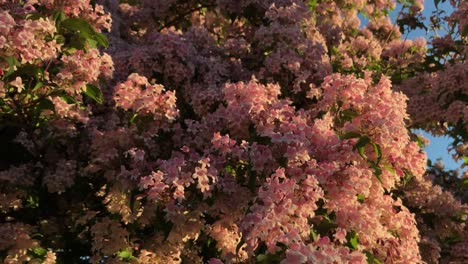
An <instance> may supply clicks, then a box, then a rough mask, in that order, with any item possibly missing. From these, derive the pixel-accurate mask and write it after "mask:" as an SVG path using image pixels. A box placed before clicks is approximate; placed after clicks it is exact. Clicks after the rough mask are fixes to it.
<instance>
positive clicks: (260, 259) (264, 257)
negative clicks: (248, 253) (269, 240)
mask: <svg viewBox="0 0 468 264" xmlns="http://www.w3.org/2000/svg"><path fill="white" fill-rule="evenodd" d="M267 260H268V255H265V254H260V255H258V256H257V263H258V262H260V263H263V262H266V261H267Z"/></svg>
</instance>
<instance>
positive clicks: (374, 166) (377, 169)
mask: <svg viewBox="0 0 468 264" xmlns="http://www.w3.org/2000/svg"><path fill="white" fill-rule="evenodd" d="M367 162H368V163H369V164H370V166H371V168H372V169H373V170H374V175H375V177H377V180H379V182H380V183H383V182H382V168H380V166H379V165H377V163H375V162H373V161H370V160H369V161H367Z"/></svg>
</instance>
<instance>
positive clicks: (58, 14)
mask: <svg viewBox="0 0 468 264" xmlns="http://www.w3.org/2000/svg"><path fill="white" fill-rule="evenodd" d="M66 18H67V16H66V15H65V13H64V12H63V11H62V10H59V11H56V12H55V13H54V21H55V26H56V27H59V26H60V23H62V21H64V20H65V19H66Z"/></svg>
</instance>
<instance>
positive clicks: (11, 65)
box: [2, 56, 21, 78]
mask: <svg viewBox="0 0 468 264" xmlns="http://www.w3.org/2000/svg"><path fill="white" fill-rule="evenodd" d="M2 58H3V60H5V61H6V62H7V63H8V66H9V68H8V71H7V72H6V73H5V74H4V75H3V78H7V77H8V76H10V75H11V74H12V73H13V72H14V71H15V68H16V67H18V66H20V65H21V63H20V62H19V61H18V60H17V59H16V58H15V57H13V56H8V57H2Z"/></svg>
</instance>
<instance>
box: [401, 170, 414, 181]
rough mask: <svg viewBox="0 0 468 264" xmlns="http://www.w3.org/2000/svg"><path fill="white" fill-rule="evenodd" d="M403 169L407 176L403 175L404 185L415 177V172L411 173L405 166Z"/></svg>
mask: <svg viewBox="0 0 468 264" xmlns="http://www.w3.org/2000/svg"><path fill="white" fill-rule="evenodd" d="M402 170H403V173H404V174H405V177H403V185H406V184H408V182H410V181H411V179H412V178H413V174H411V172H410V171H409V170H407V169H405V168H403V169H402Z"/></svg>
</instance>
